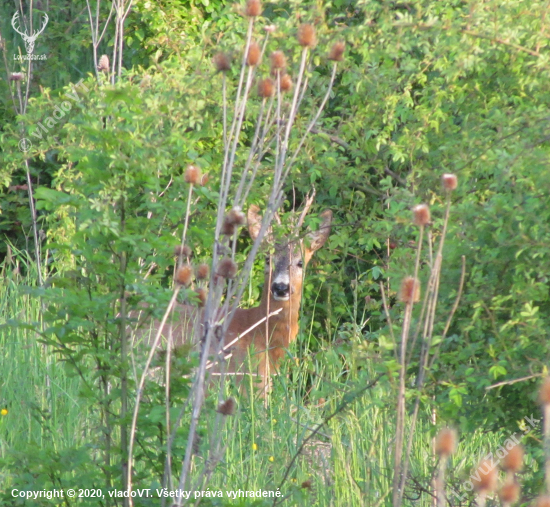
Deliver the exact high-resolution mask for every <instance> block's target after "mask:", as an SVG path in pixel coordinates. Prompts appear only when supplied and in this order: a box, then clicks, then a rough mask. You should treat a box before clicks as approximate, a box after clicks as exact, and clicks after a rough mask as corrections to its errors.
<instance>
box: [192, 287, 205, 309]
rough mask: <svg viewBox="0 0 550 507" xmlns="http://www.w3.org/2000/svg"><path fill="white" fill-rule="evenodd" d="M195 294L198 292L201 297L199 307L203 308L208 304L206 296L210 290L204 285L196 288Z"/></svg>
mask: <svg viewBox="0 0 550 507" xmlns="http://www.w3.org/2000/svg"><path fill="white" fill-rule="evenodd" d="M195 294H197V297H198V298H199V307H200V308H202V307H203V306H204V305H205V304H206V296H207V295H208V292H207V291H206V289H205V288H204V287H199V288H198V289H195Z"/></svg>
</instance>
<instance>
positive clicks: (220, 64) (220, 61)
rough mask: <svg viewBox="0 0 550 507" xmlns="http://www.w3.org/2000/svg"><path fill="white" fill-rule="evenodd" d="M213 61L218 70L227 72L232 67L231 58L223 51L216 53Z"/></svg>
mask: <svg viewBox="0 0 550 507" xmlns="http://www.w3.org/2000/svg"><path fill="white" fill-rule="evenodd" d="M212 61H213V62H214V66H215V67H216V70H217V71H218V72H227V71H228V70H230V69H231V58H229V55H228V54H227V53H223V52H221V51H220V52H219V53H216V54H215V55H214V58H213V59H212Z"/></svg>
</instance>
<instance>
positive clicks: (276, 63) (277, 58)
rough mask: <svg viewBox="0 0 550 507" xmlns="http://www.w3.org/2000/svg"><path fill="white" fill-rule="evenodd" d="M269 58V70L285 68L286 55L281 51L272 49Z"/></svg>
mask: <svg viewBox="0 0 550 507" xmlns="http://www.w3.org/2000/svg"><path fill="white" fill-rule="evenodd" d="M269 58H270V60H271V71H274V70H275V71H283V70H284V69H285V68H286V56H285V54H284V53H283V52H282V51H273V53H271V56H270V57H269Z"/></svg>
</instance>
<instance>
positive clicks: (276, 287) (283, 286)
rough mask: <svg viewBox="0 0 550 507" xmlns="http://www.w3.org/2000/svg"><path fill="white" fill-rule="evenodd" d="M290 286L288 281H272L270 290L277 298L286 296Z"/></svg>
mask: <svg viewBox="0 0 550 507" xmlns="http://www.w3.org/2000/svg"><path fill="white" fill-rule="evenodd" d="M289 290H290V287H289V285H288V283H274V284H272V285H271V292H272V293H273V295H274V296H277V297H279V298H284V297H288V294H289Z"/></svg>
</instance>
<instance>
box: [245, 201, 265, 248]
mask: <svg viewBox="0 0 550 507" xmlns="http://www.w3.org/2000/svg"><path fill="white" fill-rule="evenodd" d="M259 211H260V207H259V206H257V205H256V204H252V206H250V208H248V233H249V234H250V237H251V238H252V241H256V238H257V237H258V234H260V229H261V228H262V217H261V215H260V213H259Z"/></svg>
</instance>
